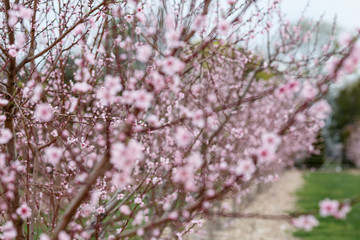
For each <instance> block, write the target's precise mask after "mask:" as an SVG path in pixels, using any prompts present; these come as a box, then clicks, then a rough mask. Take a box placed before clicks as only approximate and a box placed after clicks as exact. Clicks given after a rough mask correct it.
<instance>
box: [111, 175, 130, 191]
mask: <svg viewBox="0 0 360 240" xmlns="http://www.w3.org/2000/svg"><path fill="white" fill-rule="evenodd" d="M111 182H112V184H113V185H114V186H115V187H117V188H120V189H123V188H125V187H126V185H128V184H130V183H131V182H132V178H131V175H130V174H129V173H126V172H121V173H118V172H117V173H114V174H113V176H112V179H111Z"/></svg>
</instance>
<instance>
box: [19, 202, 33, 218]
mask: <svg viewBox="0 0 360 240" xmlns="http://www.w3.org/2000/svg"><path fill="white" fill-rule="evenodd" d="M16 213H17V215H19V216H20V217H21V218H22V219H24V220H25V219H27V218H29V217H30V216H31V209H30V208H29V207H28V205H26V203H23V204H22V205H21V206H20V207H19V208H18V209H16Z"/></svg>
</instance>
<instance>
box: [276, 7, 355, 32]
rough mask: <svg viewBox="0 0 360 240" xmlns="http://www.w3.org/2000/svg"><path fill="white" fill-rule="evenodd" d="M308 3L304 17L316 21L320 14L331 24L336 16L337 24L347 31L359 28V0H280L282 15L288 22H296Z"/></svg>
mask: <svg viewBox="0 0 360 240" xmlns="http://www.w3.org/2000/svg"><path fill="white" fill-rule="evenodd" d="M308 2H309V7H308V9H307V10H306V12H305V17H307V18H312V19H317V18H319V17H320V16H321V15H322V14H325V15H324V19H325V20H326V21H328V22H332V21H333V19H334V16H335V15H337V24H338V25H339V26H340V27H343V28H345V29H347V30H353V29H354V28H356V27H358V28H360V0H309V1H308V0H282V9H283V13H286V14H287V16H288V19H289V20H296V19H298V18H299V17H300V16H301V12H302V11H303V9H304V8H305V6H306V5H307V3H308Z"/></svg>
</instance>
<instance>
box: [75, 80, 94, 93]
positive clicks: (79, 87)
mask: <svg viewBox="0 0 360 240" xmlns="http://www.w3.org/2000/svg"><path fill="white" fill-rule="evenodd" d="M91 89H92V86H91V85H89V84H87V83H86V82H77V83H75V84H74V86H73V87H72V91H73V92H80V93H87V92H89V91H90V90H91Z"/></svg>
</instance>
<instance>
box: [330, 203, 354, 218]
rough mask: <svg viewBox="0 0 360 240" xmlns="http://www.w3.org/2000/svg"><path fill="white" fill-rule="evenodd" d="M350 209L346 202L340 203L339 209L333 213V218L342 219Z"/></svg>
mask: <svg viewBox="0 0 360 240" xmlns="http://www.w3.org/2000/svg"><path fill="white" fill-rule="evenodd" d="M350 211H351V206H350V204H348V203H344V204H342V205H341V207H340V208H339V210H338V211H337V212H336V213H335V214H334V217H335V218H338V219H344V218H346V215H347V214H348V213H349V212H350Z"/></svg>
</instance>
